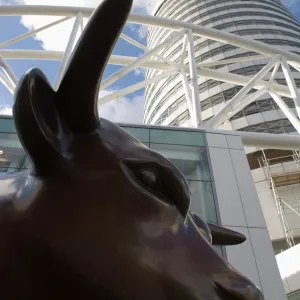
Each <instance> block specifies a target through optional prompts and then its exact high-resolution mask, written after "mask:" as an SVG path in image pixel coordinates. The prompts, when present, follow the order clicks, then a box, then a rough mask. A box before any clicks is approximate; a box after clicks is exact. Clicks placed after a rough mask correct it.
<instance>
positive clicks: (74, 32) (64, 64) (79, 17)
mask: <svg viewBox="0 0 300 300" xmlns="http://www.w3.org/2000/svg"><path fill="white" fill-rule="evenodd" d="M81 20H82V14H81V13H78V14H77V16H76V19H75V22H74V25H73V29H72V31H71V34H70V38H69V41H68V44H67V47H66V50H65V53H64V56H63V59H62V61H61V64H60V66H59V69H58V73H57V77H56V80H55V83H54V90H55V91H57V90H58V88H59V85H60V83H61V80H62V78H63V76H64V73H65V70H66V68H67V65H68V61H69V59H70V56H71V54H72V50H73V47H74V45H75V42H76V36H77V33H78V30H79V27H80V24H81Z"/></svg>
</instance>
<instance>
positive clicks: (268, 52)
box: [128, 14, 300, 67]
mask: <svg viewBox="0 0 300 300" xmlns="http://www.w3.org/2000/svg"><path fill="white" fill-rule="evenodd" d="M128 22H130V23H138V24H144V25H148V26H157V27H164V28H168V29H172V30H174V31H178V30H182V28H186V29H191V30H192V31H193V34H194V35H196V36H200V37H203V38H207V39H211V40H215V41H218V42H221V43H225V44H230V45H234V46H236V47H240V48H244V49H248V50H251V51H255V52H257V53H259V54H262V55H265V56H271V57H273V56H275V55H277V54H280V55H282V56H285V57H286V58H287V60H288V61H289V62H293V63H295V64H296V65H298V66H299V67H300V56H299V55H297V54H295V53H291V52H289V51H286V50H284V49H282V48H280V47H273V46H272V45H268V44H265V43H262V42H259V41H256V40H253V39H249V38H246V37H243V36H239V35H235V34H232V33H228V32H226V31H222V30H217V29H213V28H210V27H206V26H201V25H196V24H192V23H185V22H182V21H177V20H172V19H165V18H161V17H156V16H150V15H144V14H143V15H142V14H131V15H130V16H129V18H128Z"/></svg>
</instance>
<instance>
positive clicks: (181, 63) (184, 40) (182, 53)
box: [179, 35, 188, 68]
mask: <svg viewBox="0 0 300 300" xmlns="http://www.w3.org/2000/svg"><path fill="white" fill-rule="evenodd" d="M187 44H188V36H187V35H185V36H184V39H183V44H182V50H181V57H180V62H179V64H180V67H181V68H182V67H183V66H184V56H185V51H186V47H187Z"/></svg>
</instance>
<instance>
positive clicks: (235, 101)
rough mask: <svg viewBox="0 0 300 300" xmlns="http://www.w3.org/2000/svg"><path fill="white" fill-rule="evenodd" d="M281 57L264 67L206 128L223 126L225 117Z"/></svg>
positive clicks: (275, 58)
mask: <svg viewBox="0 0 300 300" xmlns="http://www.w3.org/2000/svg"><path fill="white" fill-rule="evenodd" d="M279 59H280V56H278V55H277V56H276V57H274V58H273V59H272V60H271V61H270V62H269V63H268V64H267V65H266V66H264V67H263V68H262V69H261V70H260V71H259V72H258V73H257V74H256V75H255V76H254V77H253V78H252V79H251V80H250V81H249V82H248V84H247V85H245V86H244V87H243V88H242V89H241V90H240V91H239V92H238V93H237V94H236V95H235V96H234V97H233V98H232V99H231V100H230V101H229V102H228V103H227V104H226V105H225V106H224V107H223V108H222V109H221V110H220V111H219V112H218V113H217V114H216V115H215V116H214V117H213V118H212V119H211V120H209V121H208V122H207V123H206V124H205V125H206V127H210V128H216V127H217V126H219V125H221V124H222V120H223V119H224V116H226V115H227V114H228V113H229V112H230V111H231V110H232V109H233V107H234V106H235V105H237V104H238V103H239V102H242V101H243V100H244V97H246V95H247V94H248V92H249V91H250V90H251V89H252V88H253V87H254V86H255V83H256V82H257V81H258V80H261V79H263V77H264V76H265V75H266V74H268V72H269V71H270V70H271V69H272V68H273V67H274V65H276V64H277V62H278V61H279Z"/></svg>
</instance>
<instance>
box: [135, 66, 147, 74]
mask: <svg viewBox="0 0 300 300" xmlns="http://www.w3.org/2000/svg"><path fill="white" fill-rule="evenodd" d="M145 74H146V70H145V69H143V68H135V69H134V75H135V76H141V75H143V76H145Z"/></svg>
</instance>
